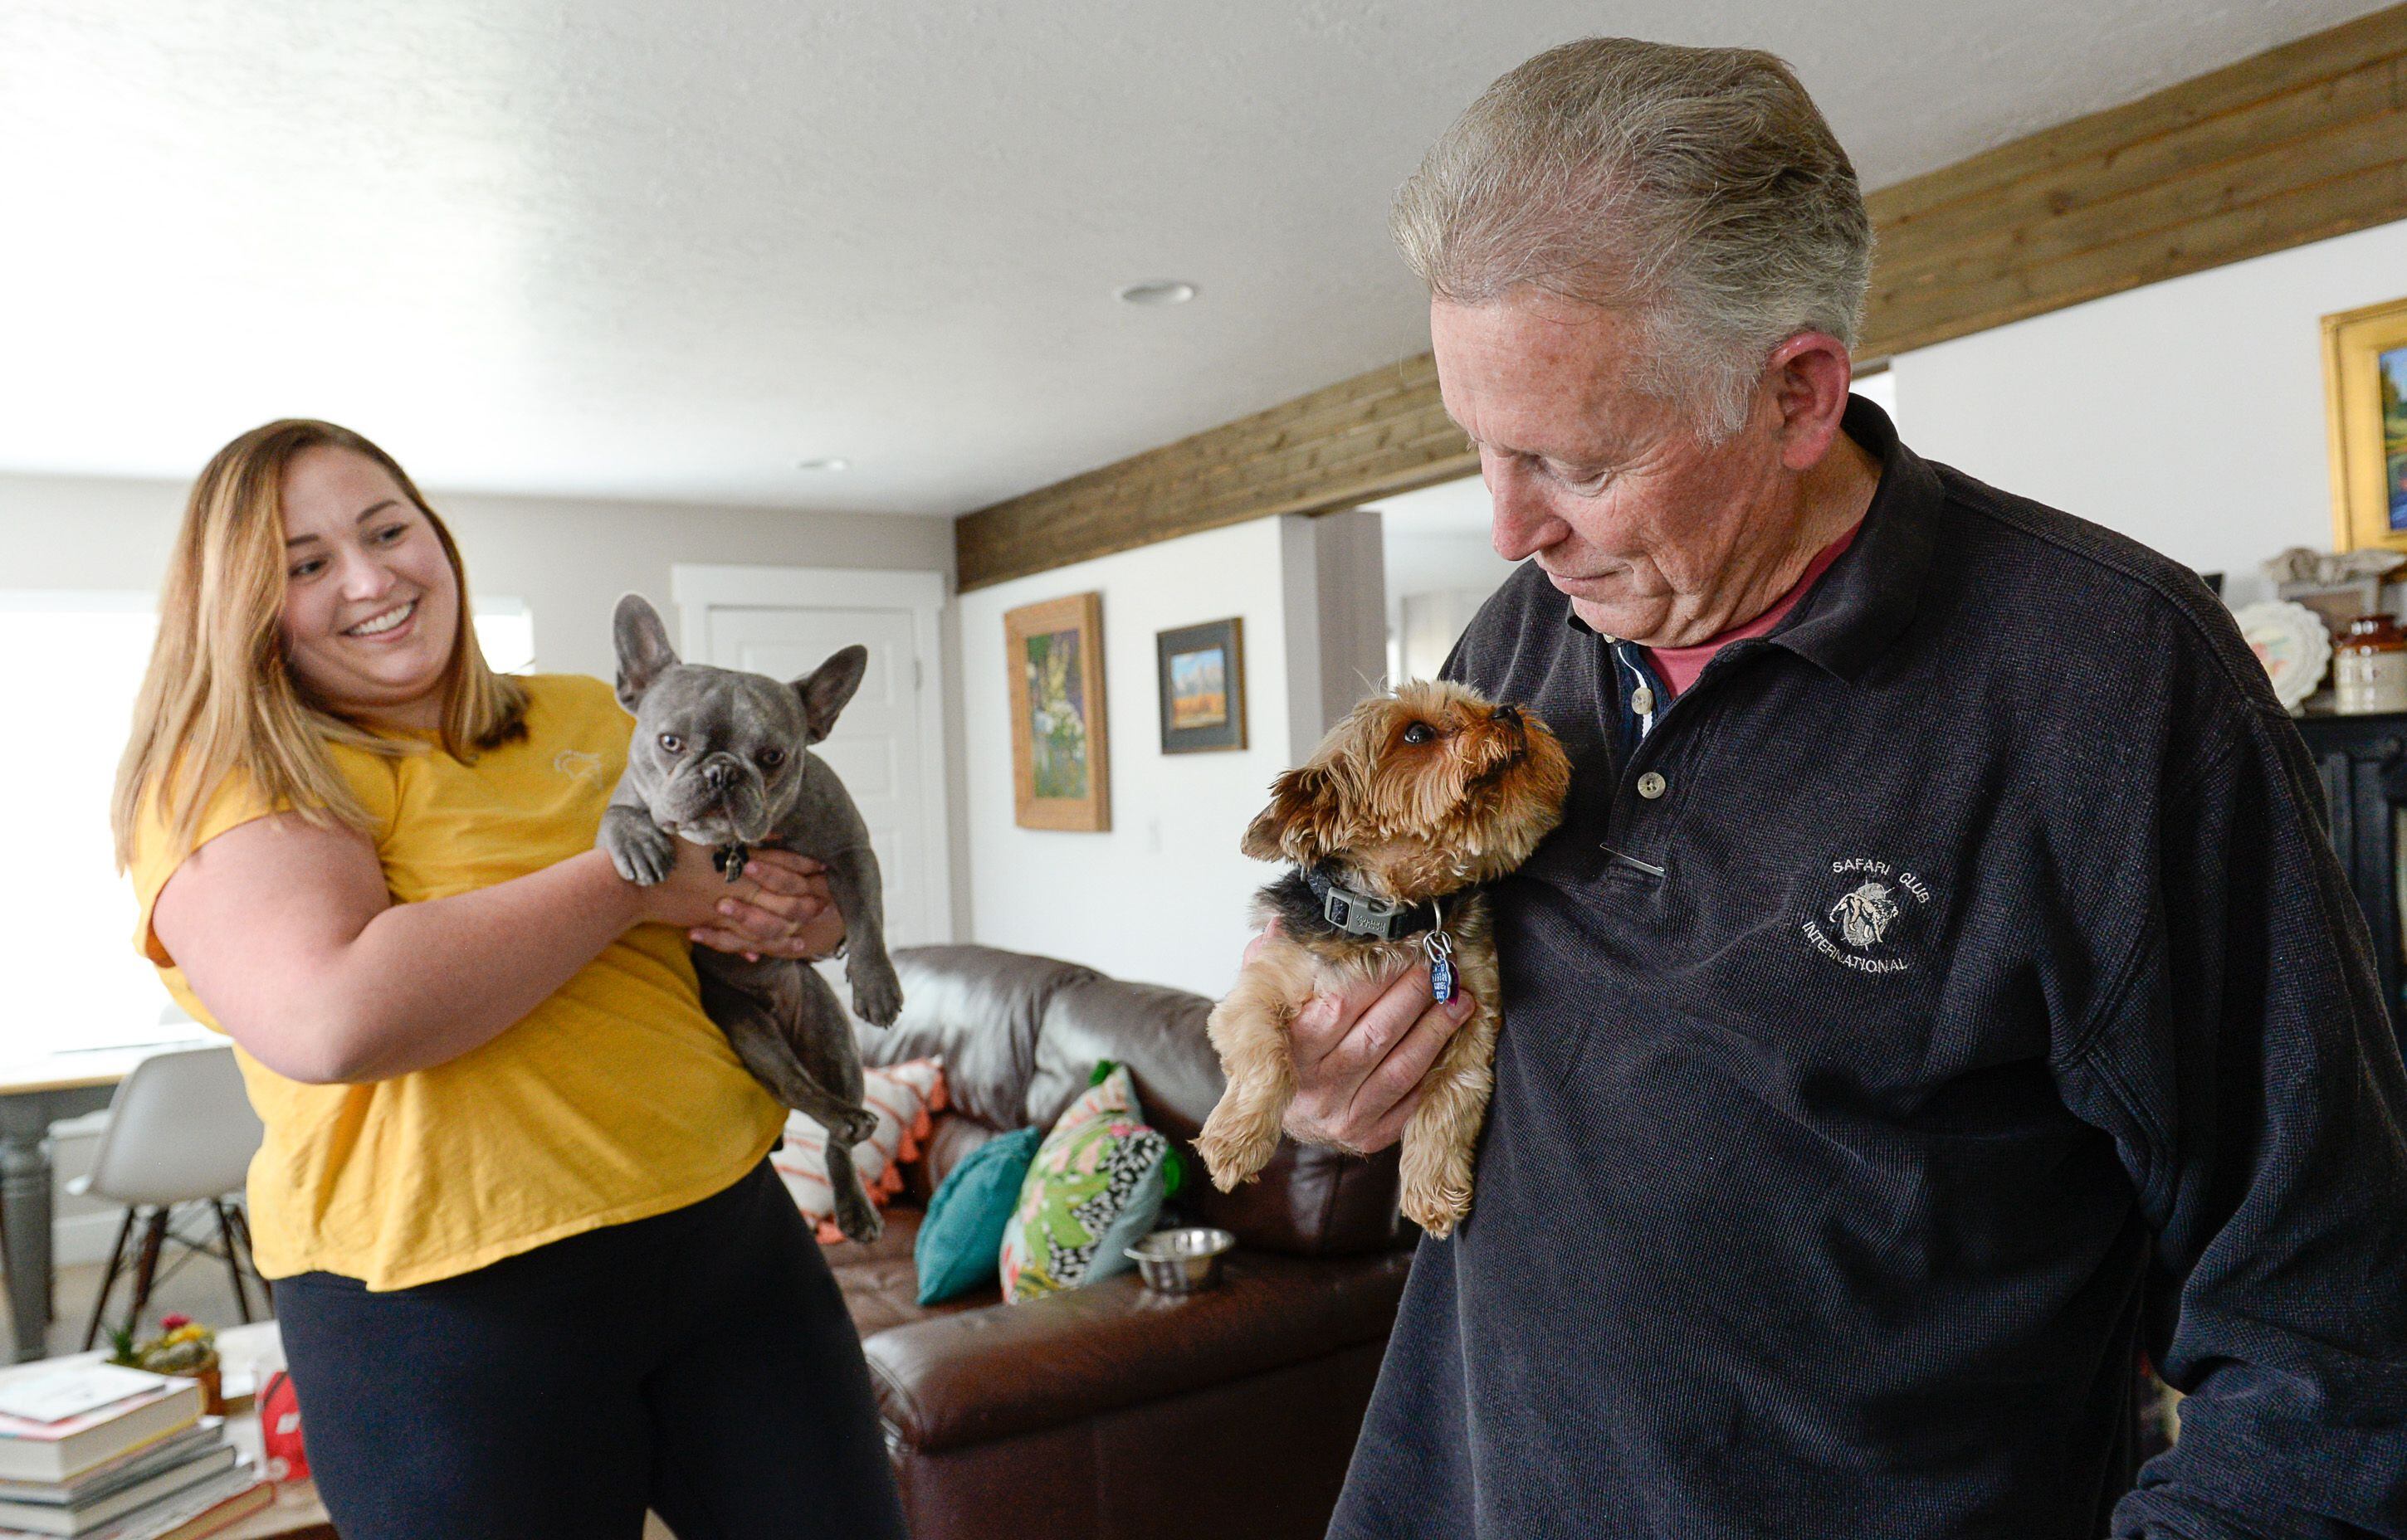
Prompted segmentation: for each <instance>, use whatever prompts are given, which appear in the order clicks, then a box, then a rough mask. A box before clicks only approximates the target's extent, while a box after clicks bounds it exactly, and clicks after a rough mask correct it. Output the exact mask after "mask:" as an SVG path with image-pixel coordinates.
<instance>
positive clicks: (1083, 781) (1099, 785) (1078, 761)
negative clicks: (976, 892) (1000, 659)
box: [1003, 594, 1112, 833]
mask: <svg viewBox="0 0 2407 1540" xmlns="http://www.w3.org/2000/svg"><path fill="white" fill-rule="evenodd" d="M1003 651H1004V660H1005V662H1006V663H1007V665H1008V668H1009V672H1010V674H1011V794H1012V812H1013V819H1012V821H1013V822H1014V823H1017V824H1018V826H1019V827H1021V828H1050V829H1075V830H1080V831H1084V832H1090V833H1102V832H1104V831H1105V830H1108V829H1109V828H1110V827H1112V800H1111V748H1110V742H1111V741H1110V738H1109V736H1108V733H1107V731H1106V728H1105V725H1104V596H1103V595H1101V594H1067V595H1064V596H1063V597H1062V598H1060V599H1053V600H1046V601H1045V602H1044V603H1042V604H1026V605H1022V606H1021V607H1020V608H1018V609H1017V610H1011V611H1008V612H1006V613H1005V614H1004V617H1003Z"/></svg>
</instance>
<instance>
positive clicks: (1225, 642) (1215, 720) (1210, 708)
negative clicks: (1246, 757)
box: [1153, 619, 1246, 754]
mask: <svg viewBox="0 0 2407 1540" xmlns="http://www.w3.org/2000/svg"><path fill="white" fill-rule="evenodd" d="M1153 645H1154V655H1155V658H1156V672H1157V673H1158V674H1159V675H1160V677H1161V752H1162V753H1164V754H1199V753H1203V752H1207V751H1209V750H1212V749H1242V748H1244V747H1245V746H1246V623H1245V622H1244V621H1243V620H1238V619H1230V620H1208V621H1205V622H1204V623H1203V625H1200V626H1181V627H1179V628H1178V629H1175V630H1169V631H1158V632H1156V633H1155V634H1154V639H1153Z"/></svg>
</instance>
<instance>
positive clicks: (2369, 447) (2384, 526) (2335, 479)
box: [2324, 299, 2407, 551]
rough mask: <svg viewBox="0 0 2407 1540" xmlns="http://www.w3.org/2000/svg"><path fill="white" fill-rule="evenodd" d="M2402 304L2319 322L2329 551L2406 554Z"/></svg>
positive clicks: (2406, 390)
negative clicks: (2327, 444) (2374, 550)
mask: <svg viewBox="0 0 2407 1540" xmlns="http://www.w3.org/2000/svg"><path fill="white" fill-rule="evenodd" d="M2402 403H2407V299H2398V300H2392V301H2391V302H2389V303H2388V304H2376V305H2369V306H2367V307H2366V308H2365V309H2362V310H2343V311H2342V312H2341V313H2340V314H2339V315H2336V316H2326V317H2325V318H2324V416H2325V421H2326V428H2327V430H2328V431H2329V436H2330V440H2331V483H2332V546H2333V548H2334V549H2335V550H2342V551H2354V550H2357V549H2360V548H2362V547H2366V546H2377V547H2382V548H2386V549H2388V550H2393V551H2407V404H2402Z"/></svg>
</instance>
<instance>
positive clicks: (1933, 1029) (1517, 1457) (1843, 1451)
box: [1331, 400, 2407, 1540]
mask: <svg viewBox="0 0 2407 1540" xmlns="http://www.w3.org/2000/svg"><path fill="white" fill-rule="evenodd" d="M1845 427H1846V431H1847V432H1848V434H1849V435H1850V436H1851V437H1853V438H1854V439H1855V440H1856V441H1857V442H1858V443H1859V444H1861V445H1863V446H1864V447H1865V448H1867V449H1869V450H1871V451H1872V452H1873V454H1874V455H1876V456H1877V457H1878V458H1879V459H1880V460H1881V461H1882V467H1883V469H1882V474H1881V480H1880V487H1879V490H1878V492H1877V493H1876V494H1875V496H1874V498H1873V504H1872V507H1871V511H1870V512H1869V513H1868V514H1867V516H1866V517H1865V520H1864V523H1863V526H1862V529H1861V531H1860V532H1859V535H1858V537H1857V539H1856V542H1855V544H1854V545H1853V546H1852V547H1851V548H1850V549H1849V550H1848V551H1847V552H1846V553H1845V555H1844V556H1843V557H1842V558H1840V559H1839V561H1838V562H1837V563H1836V564H1835V565H1834V566H1833V567H1832V568H1831V569H1830V572H1829V573H1828V574H1827V575H1826V576H1825V577H1824V578H1823V579H1822V581H1821V582H1820V583H1819V584H1817V585H1816V586H1815V588H1814V590H1813V592H1812V593H1810V594H1809V595H1808V596H1807V597H1806V600H1804V602H1803V603H1802V604H1801V605H1800V606H1799V607H1798V609H1797V610H1796V611H1795V612H1794V613H1793V614H1791V615H1789V616H1788V617H1787V620H1786V621H1785V622H1784V623H1783V624H1782V625H1781V626H1780V627H1779V628H1778V629H1775V630H1774V631H1773V633H1771V634H1770V635H1768V636H1765V637H1762V638H1759V639H1755V640H1751V641H1746V642H1741V643H1734V644H1733V645H1731V646H1730V647H1729V648H1727V649H1725V650H1724V651H1723V652H1722V653H1721V654H1719V655H1717V656H1716V657H1715V658H1714V660H1713V662H1712V663H1711V664H1710V665H1709V666H1708V667H1707V668H1706V670H1705V671H1704V673H1703V674H1702V676H1701V677H1700V678H1699V680H1698V681H1697V684H1696V685H1695V687H1694V688H1693V689H1691V690H1689V691H1688V693H1686V694H1684V695H1682V696H1680V697H1679V698H1678V699H1676V700H1674V701H1672V702H1671V703H1670V704H1669V705H1668V706H1666V707H1664V708H1663V709H1662V710H1661V711H1660V712H1659V714H1658V716H1657V719H1656V721H1655V723H1654V724H1653V730H1652V731H1650V732H1648V733H1646V734H1645V737H1644V739H1643V741H1641V742H1637V743H1636V744H1635V745H1634V746H1633V747H1631V748H1630V749H1628V750H1627V751H1625V750H1624V749H1622V748H1621V747H1620V746H1619V745H1618V743H1617V736H1618V735H1617V720H1618V718H1619V717H1620V715H1621V713H1623V712H1625V711H1626V710H1627V706H1628V699H1627V678H1626V671H1623V670H1621V669H1619V668H1617V666H1616V663H1615V660H1614V659H1613V658H1612V657H1611V656H1610V655H1609V653H1608V651H1607V649H1606V647H1605V644H1604V643H1602V640H1601V639H1600V638H1598V637H1596V636H1595V635H1594V634H1593V633H1590V632H1588V631H1587V630H1586V629H1585V628H1574V626H1572V625H1569V624H1567V623H1566V621H1567V619H1568V617H1569V615H1570V607H1569V601H1568V600H1565V599H1564V598H1563V597H1562V596H1561V595H1560V594H1559V593H1558V592H1557V591H1556V590H1555V589H1554V588H1553V587H1552V586H1550V585H1549V584H1548V583H1547V582H1546V581H1545V575H1544V574H1543V573H1541V572H1537V571H1536V570H1534V569H1533V568H1529V567H1524V568H1523V569H1522V570H1521V571H1520V572H1517V574H1516V575H1515V576H1514V577H1513V578H1512V579H1511V580H1510V581H1509V582H1508V583H1507V584H1506V586H1504V588H1503V590H1502V591H1501V592H1500V593H1499V594H1497V596H1496V597H1495V598H1494V599H1493V600H1491V601H1490V602H1489V603H1488V605H1487V607H1486V608H1485V609H1484V610H1482V611H1481V613H1480V615H1479V616H1478V618H1477V619H1476V620H1475V621H1474V623H1473V625H1472V627H1471V629H1469V631H1468V632H1466V633H1465V635H1464V637H1463V639H1462V641H1461V643H1460V645H1459V646H1458V648H1457V650H1456V654H1455V657H1454V658H1453V659H1452V660H1451V662H1450V663H1449V665H1448V671H1449V673H1450V674H1451V675H1453V676H1455V677H1459V678H1460V679H1462V680H1464V681H1466V682H1468V683H1470V684H1472V685H1476V686H1478V687H1479V688H1481V689H1484V690H1486V691H1488V692H1489V693H1491V694H1493V695H1495V696H1498V697H1500V698H1503V699H1510V700H1515V701H1518V702H1521V703H1523V704H1525V705H1527V706H1529V707H1531V708H1533V709H1535V710H1536V711H1537V712H1538V713H1539V714H1541V715H1542V716H1543V717H1544V718H1545V720H1546V722H1547V723H1548V724H1549V725H1550V726H1552V727H1553V728H1554V729H1555V730H1556V732H1557V733H1558V734H1560V736H1561V738H1562V739H1563V741H1564V743H1565V745H1566V747H1567V748H1569V750H1570V751H1571V753H1572V756H1573V759H1574V767H1575V770H1574V783H1573V788H1572V793H1571V800H1570V807H1569V812H1568V816H1567V818H1566V820H1565V822H1564V824H1563V826H1562V827H1561V828H1560V830H1559V831H1558V832H1557V833H1556V834H1555V835H1554V836H1553V837H1551V838H1550V839H1549V840H1548V841H1546V842H1545V844H1544V845H1543V846H1541V847H1540V849H1539V850H1538V852H1537V854H1536V855H1533V856H1532V857H1531V861H1530V862H1529V864H1528V865H1527V866H1525V867H1524V868H1523V869H1522V870H1521V871H1520V872H1519V873H1518V874H1517V875H1516V876H1515V877H1513V878H1511V879H1509V880H1507V881H1506V882H1505V883H1503V884H1501V885H1500V887H1499V888H1498V889H1497V892H1496V905H1497V943H1498V949H1499V953H1500V958H1501V961H1502V964H1503V988H1504V1001H1503V1004H1504V1014H1505V1022H1504V1029H1503V1037H1502V1040H1501V1043H1500V1046H1499V1051H1498V1057H1497V1064H1496V1089H1495V1094H1494V1098H1493V1101H1492V1102H1491V1104H1490V1108H1489V1112H1488V1126H1487V1131H1486V1135H1485V1137H1484V1139H1483V1142H1482V1145H1481V1149H1480V1153H1479V1159H1478V1164H1477V1168H1476V1173H1477V1174H1476V1187H1475V1193H1474V1206H1473V1208H1472V1212H1471V1215H1470V1218H1469V1219H1468V1221H1466V1222H1464V1224H1463V1225H1462V1226H1461V1227H1460V1229H1459V1230H1457V1232H1456V1233H1455V1235H1454V1236H1453V1237H1452V1238H1451V1239H1449V1240H1446V1241H1432V1240H1424V1241H1423V1243H1422V1245H1421V1248H1420V1250H1419V1252H1418V1254H1417V1257H1416V1259H1415V1262H1414V1266H1413V1273H1412V1279H1411V1282H1410V1284H1409V1285H1408V1287H1407V1289H1406V1292H1405V1296H1404V1301H1403V1309H1402V1312H1401V1314H1400V1315H1399V1318H1398V1320H1397V1324H1396V1330H1395V1334H1394V1336H1393V1337H1392V1338H1391V1340H1390V1342H1389V1349H1388V1355H1387V1361H1386V1364H1385V1367H1384V1368H1383V1369H1382V1371H1381V1374H1380V1378H1379V1384H1378V1389H1377V1392H1376V1393H1375V1394H1374V1398H1373V1403H1372V1406H1371V1409H1370V1413H1369V1415H1368V1417H1367V1419H1366V1421H1365V1424H1364V1428H1363V1432H1362V1436H1361V1439H1360V1444H1359V1445H1358V1447H1357V1449H1356V1453H1355V1457H1354V1463H1353V1468H1352V1470H1351V1472H1350V1474H1349V1476H1348V1478H1347V1482H1346V1491H1345V1495H1344V1497H1343V1499H1342V1501H1341V1503H1340V1505H1339V1508H1338V1512H1337V1516H1336V1519H1335V1520H1334V1523H1333V1525H1332V1531H1331V1533H1332V1536H1335V1537H1339V1540H1369V1537H1380V1540H1402V1537H1407V1536H1410V1537H1428V1540H1467V1537H1498V1540H1503V1537H1508V1536H1509V1537H1512V1540H1528V1537H1534V1536H1567V1537H1569V1536H1576V1537H1580V1540H1623V1537H1638V1536H1647V1537H1656V1536H1680V1537H1682V1540H1690V1537H1699V1540H1702V1537H1725V1536H1732V1537H1734V1536H1750V1537H1752V1536H1761V1537H1766V1540H1772V1537H1778V1540H1821V1537H1846V1540H1855V1537H1859V1536H1860V1537H1865V1540H1872V1537H1879V1540H1922V1537H1929V1540H1940V1537H1943V1536H1944V1537H1946V1540H1965V1537H1970V1536H1994V1537H1998V1540H2095V1537H2096V1536H2098V1535H2099V1534H2101V1533H2105V1532H2106V1531H2107V1530H2108V1529H2109V1527H2110V1524H2111V1528H2112V1533H2115V1535H2118V1536H2138V1535H2145V1536H2164V1537H2172V1536H2183V1537H2186V1540H2205V1537H2223V1536H2233V1537H2237V1536H2243V1535H2250V1536H2254V1535H2284V1536H2291V1535H2297V1536H2309V1535H2313V1536H2332V1537H2338V1536H2341V1535H2343V1534H2346V1535H2355V1534H2358V1533H2377V1534H2386V1535H2400V1534H2407V1133H2403V1132H2402V1128H2407V1072H2402V1070H2401V1067H2400V1056H2399V1049H2398V1045H2397V1043H2396V1041H2395V1039H2394V1038H2393V1037H2392V1035H2391V1028H2390V1025H2389V1020H2388V1017H2387V1014H2386V1011H2385V1010H2384V1006H2383V1002H2382V1000H2381V999H2380V998H2379V996H2378V992H2377V986H2376V984H2375V982H2374V970H2373V968H2372V964H2371V954H2370V953H2369V951H2368V941H2367V938H2366V934H2365V929H2364V922H2363V920H2362V918H2361V917H2360V916H2359V914H2358V913H2357V908H2356V906H2355V904H2354V902H2353V901H2352V898H2351V896H2350V893H2349V889H2348V887H2347V885H2346V883H2345V882H2344V880H2343V876H2342V872H2341V869H2340V866H2339V864H2338V863H2337V861H2336V859H2335V858H2334V856H2333V855H2332V852H2331V850H2330V848H2329V843H2328V841H2327V836H2326V829H2325V817H2324V813H2323V811H2322V805H2321V799H2320V792H2319V789H2318V786H2317V783H2316V780H2315V776H2314V770H2313V768H2312V766H2311V764H2310V762H2309V760H2308V758H2307V756H2306V754H2305V751H2304V748H2303V746H2302V745H2301V744H2300V741H2299V737H2298V734H2297V732H2296V730H2295V729H2294V728H2292V726H2291V724H2290V723H2289V721H2288V719H2287V718H2286V716H2285V715H2284V713H2283V712H2282V709H2281V708H2280V707H2279V706H2278V705H2277V704H2276V703H2275V701H2274V699H2273V697H2272V690H2271V688H2270V686H2269V685H2268V683H2267V680H2266V677H2265V672H2264V671H2263V669H2262V668H2261V667H2259V666H2258V664H2257V661H2256V659H2255V657H2253V656H2252V655H2251V654H2250V653H2249V651H2248V649H2247V647H2246V646H2245V645H2244V644H2243V643H2242V642H2241V640H2240V637H2239V634H2238V632H2237V630H2236V629H2235V628H2234V627H2233V625H2232V623H2231V620H2230V617H2229V615H2228V614H2226V613H2225V611H2224V610H2223V609H2222V607H2221V606H2220V604H2218V603H2217V602H2216V600H2215V599H2214V597H2213V596H2212V595H2210V594H2209V593H2208V592H2207V590H2206V588H2205V587H2204V586H2202V585H2201V584H2200V583H2199V581H2198V580H2197V578H2196V577H2195V576H2194V575H2192V574H2191V573H2189V572H2186V571H2185V570H2183V569H2181V568H2179V567H2176V566H2175V565H2174V564H2172V562H2170V561H2167V560H2166V559H2164V558H2162V557H2159V556H2158V555H2157V554H2155V553H2154V552H2151V551H2148V550H2146V549H2144V548H2143V547H2141V546H2139V545H2137V544H2133V543H2131V542H2129V541H2128V540H2125V539H2123V538H2121V537H2119V536H2117V535H2115V534H2113V533H2111V532H2109V531H2107V530H2102V529H2100V528H2098V527H2096V526H2094V525H2090V524H2087V523H2084V522H2082V521H2081V520H2079V519H2075V518H2072V517H2070V516H2066V515H2063V514H2060V513H2057V512H2055V511H2053V510H2050V509H2046V508H2043V507H2040V506H2038V505H2036V504H2034V503H2031V502H2026V501H2023V500H2021V499H2018V498H2015V497H2011V496H2008V495H2007V494H2005V493H2002V492H2000V491H1998V490H1996V489H1994V488H1992V487H1986V486H1984V485H1982V484H1981V483H1979V482H1977V481H1974V480H1973V479H1972V478H1971V477H1969V476H1966V475H1963V474H1961V473H1958V472H1956V471H1954V470H1951V469H1949V468H1947V467H1945V466H1942V465H1936V464H1932V463H1930V462H1928V461H1925V460H1923V459H1920V458H1918V457H1917V456H1916V455H1915V454H1913V453H1912V452H1911V451H1910V450H1908V449H1906V448H1905V447H1904V446H1903V445H1900V444H1899V443H1898V442H1897V437H1896V433H1895V431H1894V430H1893V429H1892V428H1891V427H1890V426H1889V423H1888V420H1887V417H1884V416H1883V415H1882V414H1881V413H1880V412H1879V411H1878V409H1877V408H1875V407H1873V406H1872V405H1871V404H1870V403H1866V402H1863V401H1861V400H1858V401H1856V402H1854V403H1851V404H1850V406H1849V408H1848V412H1847V417H1846V419H1845ZM2143 1348H2145V1349H2146V1350H2147V1351H2148V1353H2149V1354H2150V1355H2151V1356H2152V1358H2153V1359H2154V1361H2155V1362H2156V1363H2158V1365H2160V1366H2161V1369H2162V1372H2163V1373H2164V1375H2165V1377H2166V1378H2168V1379H2169V1380H2170V1381H2171V1382H2172V1384H2174V1385H2175V1386H2176V1387H2178V1388H2180V1389H2182V1390H2184V1391H2186V1392H2190V1393H2189V1399H2188V1401H2187V1402H2186V1404H2185V1406H2184V1411H2185V1416H2184V1419H2183V1434H2182V1439H2181V1442H2180V1443H2179V1445H2178V1446H2177V1447H2176V1448H2175V1449H2174V1450H2173V1452H2172V1453H2170V1454H2167V1455H2164V1456H2161V1457H2159V1458H2158V1459H2157V1460H2155V1461H2152V1462H2149V1464H2148V1465H2147V1466H2146V1467H2145V1468H2144V1471H2142V1472H2141V1473H2140V1475H2139V1478H2138V1486H2137V1489H2136V1490H2132V1488H2131V1482H2132V1465H2133V1463H2134V1459H2135V1456H2134V1451H2133V1447H2132V1438H2133V1433H2134V1427H2135V1419H2134V1409H2133V1396H2134V1374H2133V1365H2134V1363H2135V1361H2136V1359H2137V1358H2138V1356H2139V1354H2140V1351H2141V1350H2142V1349H2143ZM2127 1493H2128V1495H2127ZM2118 1499H2119V1501H2118ZM2110 1516H2111V1517H2110Z"/></svg>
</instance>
